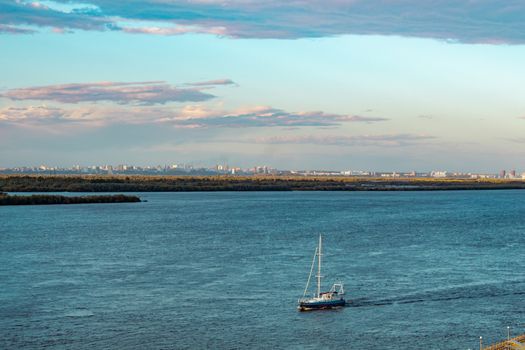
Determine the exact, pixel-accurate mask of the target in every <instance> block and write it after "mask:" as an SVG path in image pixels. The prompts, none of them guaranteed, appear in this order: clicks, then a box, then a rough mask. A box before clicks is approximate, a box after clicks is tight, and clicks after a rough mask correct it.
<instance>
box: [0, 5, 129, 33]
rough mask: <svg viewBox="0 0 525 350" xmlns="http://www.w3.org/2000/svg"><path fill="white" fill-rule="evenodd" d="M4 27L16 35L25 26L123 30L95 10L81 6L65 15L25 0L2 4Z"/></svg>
mask: <svg viewBox="0 0 525 350" xmlns="http://www.w3.org/2000/svg"><path fill="white" fill-rule="evenodd" d="M47 3H49V4H58V2H57V3H54V2H50V1H46V4H47ZM58 8H60V7H58ZM0 24H1V25H3V26H9V27H10V28H14V30H15V31H19V30H23V29H22V28H20V27H21V26H34V27H50V28H62V29H82V30H98V31H105V30H115V29H119V28H117V25H116V23H115V22H114V19H112V18H110V17H108V16H106V15H103V14H102V13H100V12H99V11H97V10H96V9H94V7H93V6H78V7H74V8H73V9H71V10H69V11H65V10H59V9H57V8H52V7H50V6H48V5H44V4H43V3H41V2H38V1H22V0H16V1H9V0H0ZM4 33H5V32H4Z"/></svg>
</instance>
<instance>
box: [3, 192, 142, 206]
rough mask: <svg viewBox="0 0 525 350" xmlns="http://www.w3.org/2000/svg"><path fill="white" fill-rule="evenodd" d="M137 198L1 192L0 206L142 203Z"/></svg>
mask: <svg viewBox="0 0 525 350" xmlns="http://www.w3.org/2000/svg"><path fill="white" fill-rule="evenodd" d="M140 201H141V200H140V198H139V197H137V196H127V195H123V194H116V195H104V196H77V197H72V196H71V197H70V196H59V195H45V194H44V195H43V194H34V195H31V196H13V195H8V194H6V193H1V192H0V206H3V205H50V204H90V203H134V202H140Z"/></svg>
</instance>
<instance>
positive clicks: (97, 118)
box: [0, 105, 387, 129]
mask: <svg viewBox="0 0 525 350" xmlns="http://www.w3.org/2000/svg"><path fill="white" fill-rule="evenodd" d="M385 120H387V119H385V118H365V117H360V116H353V115H344V114H330V113H324V112H295V113H293V112H287V111H284V110H281V109H276V108H271V107H254V108H250V109H245V110H237V111H230V112H228V111H217V110H210V109H207V108H204V107H202V106H192V105H190V106H185V107H183V108H179V109H175V108H170V107H153V106H130V107H122V106H115V107H108V106H100V107H99V106H88V107H85V106H81V107H79V108H74V109H63V108H56V107H48V106H30V107H7V108H3V109H0V122H7V123H12V124H18V125H60V124H64V123H66V124H70V123H73V122H75V123H84V125H85V124H91V125H95V126H100V125H107V124H165V125H171V126H173V127H176V128H190V129H214V128H215V129H217V128H257V127H267V128H270V127H285V128H290V127H324V126H337V125H341V124H343V123H351V122H360V123H371V122H379V121H385Z"/></svg>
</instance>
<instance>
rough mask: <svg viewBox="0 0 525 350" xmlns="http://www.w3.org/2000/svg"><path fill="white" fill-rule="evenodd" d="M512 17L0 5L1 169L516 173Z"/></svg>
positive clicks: (522, 113) (515, 26) (518, 148)
mask: <svg viewBox="0 0 525 350" xmlns="http://www.w3.org/2000/svg"><path fill="white" fill-rule="evenodd" d="M524 15H525V4H522V3H521V2H519V1H509V2H506V3H505V4H502V3H501V2H497V1H493V0H486V1H480V2H472V1H454V2H452V1H445V0H440V1H434V2H431V3H421V2H416V1H410V0H403V1H402V0H395V1H388V2H384V1H376V0H373V1H363V0H351V1H350V0H349V1H339V0H333V1H332V0H330V1H325V2H321V1H316V0H314V1H307V0H300V1H294V2H290V3H286V4H284V3H282V2H278V1H267V2H264V3H262V2H256V1H240V0H232V1H213V0H209V1H191V0H186V1H155V0H147V1H142V2H134V1H131V2H130V1H126V2H120V1H105V0H93V1H87V2H78V3H76V2H69V1H22V0H19V1H5V0H4V1H0V45H1V47H4V48H6V49H5V50H3V54H2V56H1V57H0V63H1V67H2V68H0V69H1V74H0V76H1V77H2V79H1V80H0V167H15V166H25V165H38V164H50V165H57V166H71V165H74V164H83V165H88V164H102V163H108V164H121V163H128V164H172V163H194V164H207V165H212V164H215V163H229V164H232V165H236V166H241V167H249V166H253V165H256V164H266V165H269V166H273V167H276V168H296V169H320V168H324V169H369V170H376V171H382V170H385V171H388V170H421V171H428V170H437V169H447V170H455V171H473V172H491V173H494V172H497V171H498V170H499V169H518V170H521V171H525V148H524V147H523V144H524V143H525V142H524V140H523V131H525V99H523V93H524V92H525V88H523V86H522V85H523V81H525V68H524V66H523V63H522V62H524V61H525V31H523V28H524V27H523V23H524V22H523V19H522V18H524Z"/></svg>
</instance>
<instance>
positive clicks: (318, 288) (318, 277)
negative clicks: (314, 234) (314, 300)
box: [317, 235, 323, 298]
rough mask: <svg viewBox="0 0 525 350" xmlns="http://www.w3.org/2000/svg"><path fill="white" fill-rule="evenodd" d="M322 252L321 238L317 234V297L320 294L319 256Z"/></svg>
mask: <svg viewBox="0 0 525 350" xmlns="http://www.w3.org/2000/svg"><path fill="white" fill-rule="evenodd" d="M322 255H323V253H322V238H321V235H319V249H318V252H317V256H318V257H319V263H318V264H317V297H318V298H319V297H320V296H321V256H322Z"/></svg>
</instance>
